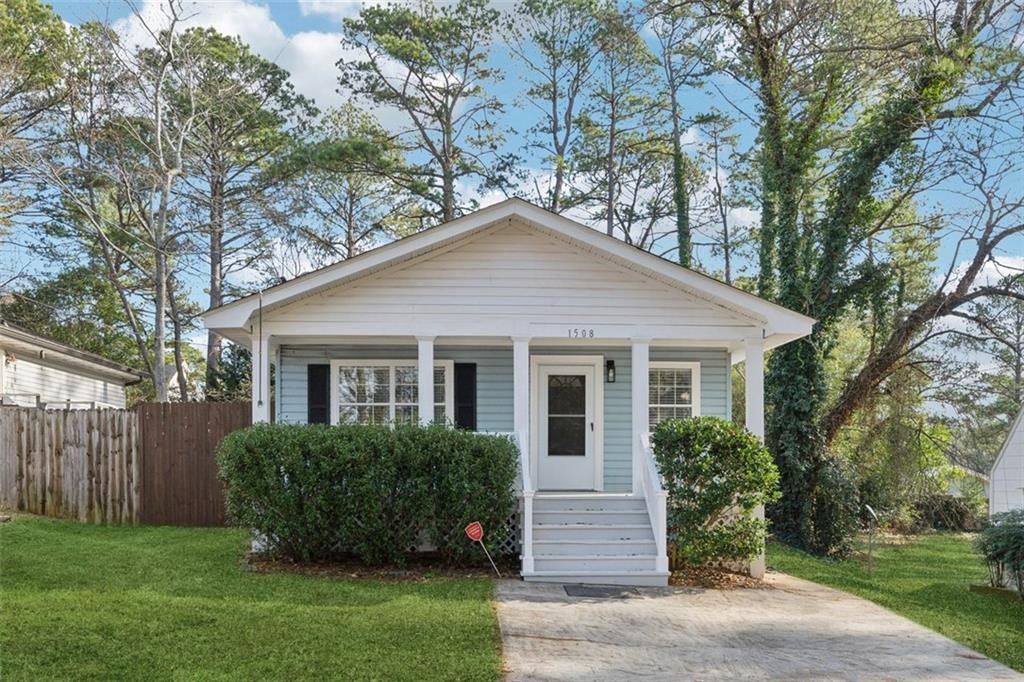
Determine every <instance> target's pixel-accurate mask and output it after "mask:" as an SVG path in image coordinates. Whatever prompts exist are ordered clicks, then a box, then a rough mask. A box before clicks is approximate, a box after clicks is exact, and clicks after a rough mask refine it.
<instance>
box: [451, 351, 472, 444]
mask: <svg viewBox="0 0 1024 682" xmlns="http://www.w3.org/2000/svg"><path fill="white" fill-rule="evenodd" d="M455 426H456V427H457V428H460V429H466V430H468V431H476V364H475V363H472V362H456V363H455Z"/></svg>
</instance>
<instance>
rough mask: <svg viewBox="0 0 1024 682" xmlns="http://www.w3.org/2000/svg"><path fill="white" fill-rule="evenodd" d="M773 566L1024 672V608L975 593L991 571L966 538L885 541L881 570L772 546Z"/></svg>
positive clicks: (770, 558)
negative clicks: (888, 611) (860, 599)
mask: <svg viewBox="0 0 1024 682" xmlns="http://www.w3.org/2000/svg"><path fill="white" fill-rule="evenodd" d="M768 565H769V567H770V568H774V569H775V570H778V571H782V572H783V573H789V574H790V575H795V576H797V577H799V578H804V579H806V580H812V581H814V582H817V583H821V584H823V585H830V586H832V587H835V588H838V589H840V590H844V591H846V592H850V593H852V594H856V595H858V596H860V597H864V598H865V599H870V600H871V601H873V602H875V603H876V604H881V605H882V606H884V607H886V608H888V609H891V610H892V611H895V612H896V613H898V614H900V615H902V616H905V617H907V618H909V619H910V620H912V621H915V622H917V623H920V624H921V625H924V626H926V627H929V628H931V629H932V630H935V631H936V632H939V633H941V634H943V635H945V636H946V637H949V638H950V639H954V640H956V641H958V642H960V643H962V644H964V645H966V646H969V647H971V648H972V649H974V650H976V651H979V652H981V653H983V654H985V655H986V656H989V657H990V658H994V659H995V660H997V661H1001V662H1002V663H1005V664H1006V665H1008V666H1010V667H1011V668H1014V669H1016V670H1020V671H1022V672H1024V603H1022V602H1019V601H1010V600H1007V599H1003V598H1001V597H999V596H994V595H987V594H979V593H977V592H970V591H968V589H967V588H968V586H969V585H971V584H987V582H988V572H987V571H986V569H985V565H984V563H983V562H982V559H981V556H980V555H979V554H978V553H977V552H976V551H975V550H974V548H973V546H972V545H971V540H970V539H969V538H967V537H965V536H963V535H954V534H937V535H923V536H920V537H918V538H915V539H914V540H913V541H912V542H910V543H907V544H885V545H883V546H882V547H881V548H878V549H877V550H876V554H875V564H874V566H875V568H874V572H871V571H869V570H868V567H867V564H866V563H864V562H863V561H861V560H850V561H828V560H823V559H819V558H817V557H814V556H811V555H809V554H805V553H803V552H800V551H798V550H795V549H792V548H790V547H787V546H786V545H782V544H779V543H773V544H771V545H770V546H769V548H768Z"/></svg>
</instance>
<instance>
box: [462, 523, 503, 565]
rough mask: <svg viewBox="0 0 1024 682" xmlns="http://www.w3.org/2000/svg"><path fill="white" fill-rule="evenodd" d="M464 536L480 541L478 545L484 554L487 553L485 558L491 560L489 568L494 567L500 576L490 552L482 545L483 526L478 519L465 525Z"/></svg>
mask: <svg viewBox="0 0 1024 682" xmlns="http://www.w3.org/2000/svg"><path fill="white" fill-rule="evenodd" d="M466 537H467V538H469V539H470V540H472V541H473V542H479V543H480V547H481V548H482V549H483V550H484V554H485V555H487V560H488V561H490V562H491V568H493V569H494V572H495V573H497V574H498V577H499V578H500V577H501V571H499V570H498V567H497V566H495V565H494V559H492V558H491V553H490V552H488V551H487V548H486V547H484V543H483V539H484V527H483V526H481V525H480V522H479V521H473V522H472V523H470V524H469V525H468V526H466Z"/></svg>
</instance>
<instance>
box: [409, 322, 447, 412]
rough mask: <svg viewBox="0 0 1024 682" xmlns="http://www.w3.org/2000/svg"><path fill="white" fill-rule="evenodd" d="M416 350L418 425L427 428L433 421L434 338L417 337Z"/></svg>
mask: <svg viewBox="0 0 1024 682" xmlns="http://www.w3.org/2000/svg"><path fill="white" fill-rule="evenodd" d="M416 348H417V352H418V355H417V370H418V371H417V376H416V383H417V384H418V386H417V392H418V393H417V395H419V413H420V424H421V425H423V426H429V425H430V424H431V423H432V422H433V421H434V337H433V336H417V337H416ZM451 380H454V377H450V378H449V381H451Z"/></svg>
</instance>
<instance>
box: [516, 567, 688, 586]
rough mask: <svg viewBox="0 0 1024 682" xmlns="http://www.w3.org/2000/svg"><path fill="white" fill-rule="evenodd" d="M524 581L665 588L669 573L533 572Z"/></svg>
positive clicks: (524, 573)
mask: <svg viewBox="0 0 1024 682" xmlns="http://www.w3.org/2000/svg"><path fill="white" fill-rule="evenodd" d="M523 580H525V581H526V582H537V583H569V584H574V583H581V584H584V585H628V586H632V587H665V586H666V585H668V571H580V570H577V571H536V570H535V571H531V572H525V571H524V572H523Z"/></svg>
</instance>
